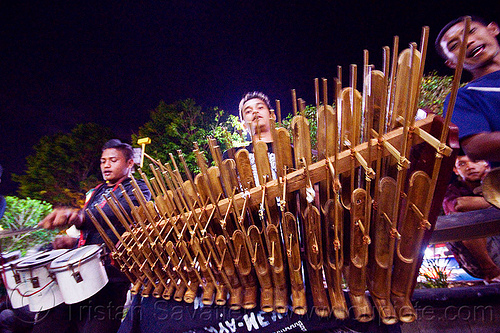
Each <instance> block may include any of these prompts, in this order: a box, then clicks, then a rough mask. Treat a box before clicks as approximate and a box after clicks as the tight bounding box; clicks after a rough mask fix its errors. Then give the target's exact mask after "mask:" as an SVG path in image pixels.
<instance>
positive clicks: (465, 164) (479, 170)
mask: <svg viewBox="0 0 500 333" xmlns="http://www.w3.org/2000/svg"><path fill="white" fill-rule="evenodd" d="M453 170H454V171H455V173H456V174H457V175H458V176H460V177H462V179H463V180H466V181H472V182H474V181H479V180H482V179H483V178H484V176H486V174H487V173H488V171H490V166H489V165H488V162H486V161H482V160H481V161H471V159H470V158H469V157H468V156H458V157H457V160H456V161H455V168H453Z"/></svg>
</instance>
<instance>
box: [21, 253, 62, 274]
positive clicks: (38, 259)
mask: <svg viewBox="0 0 500 333" xmlns="http://www.w3.org/2000/svg"><path fill="white" fill-rule="evenodd" d="M66 252H68V250H67V249H60V250H53V251H49V252H42V253H39V254H35V255H33V256H30V257H29V258H25V259H24V260H22V261H21V262H20V263H19V264H17V266H16V267H17V269H19V270H26V269H29V268H32V267H37V266H43V265H45V264H47V263H49V262H51V261H52V260H54V259H55V258H57V257H59V256H61V255H63V254H64V253H66Z"/></svg>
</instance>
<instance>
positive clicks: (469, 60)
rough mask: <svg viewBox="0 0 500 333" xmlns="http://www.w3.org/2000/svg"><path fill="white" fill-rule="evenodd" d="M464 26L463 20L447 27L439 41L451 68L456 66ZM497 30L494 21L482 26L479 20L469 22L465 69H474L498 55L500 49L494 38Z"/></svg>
mask: <svg viewBox="0 0 500 333" xmlns="http://www.w3.org/2000/svg"><path fill="white" fill-rule="evenodd" d="M464 26H465V23H464V22H460V23H457V24H455V25H454V26H452V27H451V28H450V29H448V31H447V32H446V33H445V34H444V35H443V38H442V39H441V42H440V44H441V47H442V48H443V51H444V53H445V55H446V57H447V60H446V64H447V65H448V66H450V67H452V68H454V67H455V66H456V63H457V60H458V53H459V50H460V45H461V43H462V37H463V31H464ZM498 32H499V31H498V26H497V25H496V23H490V24H489V25H488V26H484V25H483V24H481V23H479V22H475V21H472V22H471V25H470V32H469V37H468V40H467V49H466V51H465V61H464V68H465V69H467V70H474V69H475V68H478V67H482V66H485V65H487V64H488V63H489V62H491V61H492V60H493V58H494V57H495V56H497V55H498V53H499V51H500V47H499V45H498V41H497V39H496V36H497V35H498Z"/></svg>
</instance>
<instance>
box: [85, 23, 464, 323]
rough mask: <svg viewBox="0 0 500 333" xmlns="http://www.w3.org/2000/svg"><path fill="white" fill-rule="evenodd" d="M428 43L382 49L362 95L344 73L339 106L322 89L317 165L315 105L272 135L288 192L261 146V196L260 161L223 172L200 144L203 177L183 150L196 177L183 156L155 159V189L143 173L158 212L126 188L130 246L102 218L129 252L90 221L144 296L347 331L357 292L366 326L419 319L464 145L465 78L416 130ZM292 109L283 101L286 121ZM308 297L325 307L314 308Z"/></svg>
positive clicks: (213, 145)
mask: <svg viewBox="0 0 500 333" xmlns="http://www.w3.org/2000/svg"><path fill="white" fill-rule="evenodd" d="M465 31H466V32H467V31H468V29H465ZM465 37H466V36H465ZM427 39H428V28H427V27H424V28H423V30H422V39H421V44H420V49H418V47H417V44H416V43H411V44H410V46H409V48H408V49H406V50H403V51H402V52H400V53H398V44H399V39H398V38H397V37H395V38H394V47H393V49H392V55H391V51H390V48H389V47H384V48H383V59H384V61H383V66H382V69H381V70H377V69H375V68H374V66H373V65H370V62H369V58H368V51H365V53H364V64H363V71H362V78H363V79H362V90H361V91H360V90H358V89H357V87H358V83H357V77H358V73H357V66H356V65H352V66H351V68H350V78H349V82H350V84H349V86H348V87H342V69H341V68H340V67H339V68H338V74H337V78H336V79H335V80H334V82H335V84H334V89H333V91H334V94H333V95H334V98H333V101H334V103H333V104H334V106H332V105H330V104H329V99H328V82H327V80H326V79H322V80H321V86H322V89H320V81H319V80H315V93H316V107H317V124H318V127H317V155H316V156H313V154H312V149H311V141H310V128H309V124H308V121H307V119H306V118H305V117H304V116H303V115H301V111H303V109H304V106H305V102H304V101H303V100H301V99H299V100H298V101H297V99H296V98H295V91H292V93H293V101H292V102H293V105H292V106H293V114H294V117H293V120H292V121H291V131H292V135H289V133H288V131H287V130H286V129H285V128H274V124H272V126H271V127H272V128H271V131H272V135H273V143H272V145H273V150H274V153H275V159H276V170H275V172H276V175H277V177H276V178H275V179H273V176H272V171H273V170H272V168H271V167H270V163H269V159H268V152H267V145H266V144H265V143H263V142H261V141H255V142H254V156H255V164H256V167H257V174H258V184H260V185H258V186H256V185H255V184H256V181H255V179H254V175H253V173H252V168H251V163H250V160H249V152H248V151H247V150H246V149H240V150H238V151H237V153H236V154H235V155H234V158H230V159H225V160H223V159H222V154H221V150H220V148H219V146H218V145H217V142H216V141H215V140H210V142H209V144H210V153H211V156H212V158H213V161H214V165H212V166H208V165H207V161H206V159H205V156H204V155H203V152H202V151H201V150H200V148H199V147H198V146H197V145H196V144H195V149H194V153H195V156H196V159H197V164H198V167H199V170H200V172H199V173H198V174H197V175H196V176H193V175H192V174H191V173H190V172H189V170H188V168H187V166H186V162H185V160H184V157H183V154H182V152H180V151H179V152H178V157H179V161H180V162H181V165H182V166H183V169H184V176H183V175H182V174H181V171H180V169H179V167H178V165H177V162H176V161H175V159H174V157H173V155H172V154H170V157H171V161H170V162H168V163H161V162H160V161H156V160H154V159H153V158H151V157H150V156H148V157H149V158H150V159H151V160H152V161H153V162H154V163H152V164H150V168H151V171H152V174H153V175H154V176H153V177H152V178H148V177H147V176H146V175H145V174H144V173H143V172H142V171H141V170H139V172H140V173H141V176H142V178H143V180H144V181H145V182H146V184H147V185H148V187H149V189H150V190H151V193H152V200H151V201H146V200H145V198H144V196H143V195H142V192H141V191H140V189H139V187H138V186H137V183H136V182H135V181H134V180H133V181H132V184H133V185H134V191H133V192H134V195H135V197H136V198H137V200H138V202H139V206H135V205H134V204H133V203H132V200H131V199H130V198H129V197H128V195H127V193H126V192H125V191H124V190H123V188H122V193H123V195H124V197H125V198H126V199H127V202H128V204H129V205H130V208H131V213H130V214H127V213H126V210H125V208H124V207H123V206H121V204H120V203H119V202H118V200H116V198H115V197H114V195H113V194H112V193H111V195H110V196H109V197H107V198H106V200H107V203H108V204H109V206H110V207H111V209H112V210H113V212H114V214H115V215H116V216H117V218H118V220H119V221H120V223H121V224H123V226H124V227H125V229H126V231H125V232H124V233H122V234H120V233H118V232H117V230H116V229H115V227H114V226H113V224H112V223H111V222H110V221H109V219H108V218H107V217H106V215H105V214H104V213H103V212H101V211H100V214H101V215H102V218H103V219H104V221H105V223H106V225H107V227H108V228H109V229H111V231H112V232H113V233H114V235H115V236H116V237H117V238H118V240H119V241H118V242H117V243H113V242H112V241H111V240H110V238H109V237H108V235H107V234H106V233H105V232H104V230H103V227H102V226H101V225H100V224H99V223H98V222H97V220H96V218H95V216H94V215H93V214H92V213H91V211H90V210H87V214H89V216H90V217H91V219H92V221H93V222H94V224H95V226H96V228H97V229H98V230H99V232H100V233H101V235H102V237H103V239H104V241H105V243H106V245H107V246H108V247H109V249H110V250H111V251H112V256H113V258H114V259H115V260H116V262H117V263H118V265H119V267H120V268H121V270H122V271H123V272H125V273H127V274H128V276H129V278H130V280H131V282H132V283H133V284H134V287H133V289H132V291H133V292H134V293H138V292H141V293H142V295H143V296H144V297H148V296H149V295H153V297H163V298H165V299H171V298H173V299H175V300H178V301H181V300H184V301H185V302H188V303H189V302H193V301H194V299H195V297H196V294H197V291H198V289H199V288H200V287H201V289H202V290H203V293H202V301H203V303H204V304H212V303H214V302H215V303H216V304H218V305H225V304H226V305H227V306H229V307H230V308H231V309H240V308H244V309H252V308H255V307H257V306H258V307H260V309H261V310H263V311H276V312H278V313H284V312H286V311H287V310H288V309H289V308H291V310H292V311H294V312H295V313H297V314H306V313H307V312H308V311H309V310H311V311H314V312H315V313H316V314H317V315H318V316H321V317H327V316H329V315H330V314H332V313H333V314H334V315H335V317H337V318H339V319H345V318H347V317H348V316H349V309H348V306H347V301H346V298H345V293H344V289H347V290H348V291H349V292H348V297H349V299H350V304H352V307H353V309H354V316H355V318H356V319H357V320H358V321H361V322H366V321H369V320H371V319H372V318H373V316H374V315H373V311H372V305H371V302H370V300H369V298H368V294H369V295H370V296H371V299H372V300H373V303H374V304H375V307H376V309H377V311H378V312H379V314H380V318H381V319H382V321H383V322H384V323H387V324H392V323H395V322H396V321H398V320H400V321H403V322H411V321H413V320H415V318H416V312H415V309H414V308H413V306H412V303H411V301H410V297H411V295H412V293H413V288H414V285H415V282H416V275H417V273H418V268H419V266H420V264H421V261H422V255H423V251H421V249H422V248H423V247H425V246H426V244H427V242H428V238H429V236H430V232H431V230H432V229H433V227H434V224H435V221H436V218H437V215H438V214H439V208H440V205H441V201H442V198H443V196H444V191H445V187H446V184H447V182H448V180H449V176H450V174H451V170H452V166H453V163H454V156H453V152H454V150H453V149H452V148H456V147H457V145H458V142H457V138H456V136H457V131H456V127H453V125H451V124H450V119H451V118H450V117H451V113H452V108H453V103H454V100H453V96H455V95H456V90H457V88H458V83H459V78H460V74H461V66H460V65H459V66H457V71H456V74H455V78H456V80H455V82H454V86H453V90H452V100H451V108H450V109H449V110H448V112H447V116H446V119H444V120H443V118H441V117H439V116H435V115H429V116H428V117H427V118H425V119H423V120H418V121H415V115H416V112H417V109H418V106H417V102H418V97H419V94H420V85H421V81H422V76H423V69H424V63H425V57H426V48H427ZM463 44H465V43H463ZM464 50H465V49H464V48H463V49H462V50H461V52H462V53H461V61H462V62H463V55H464ZM391 58H392V61H391ZM457 77H458V79H457ZM320 90H322V95H323V96H322V99H320V95H321V94H320ZM297 106H298V107H297ZM280 108H281V104H280V103H279V101H278V102H277V113H278V115H281V109H280ZM291 138H293V149H292V145H291ZM344 280H345V282H346V283H347V286H344V285H343V281H344ZM367 290H368V291H369V293H367ZM306 293H311V294H312V296H313V297H312V298H313V302H312V304H311V303H308V301H307V298H306ZM258 294H259V295H258ZM290 299H291V302H290ZM258 300H260V304H257V301H258Z"/></svg>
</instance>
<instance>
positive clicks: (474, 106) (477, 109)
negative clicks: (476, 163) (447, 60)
mask: <svg viewBox="0 0 500 333" xmlns="http://www.w3.org/2000/svg"><path fill="white" fill-rule="evenodd" d="M449 99H450V95H448V96H447V97H446V101H445V103H444V110H446V108H447V107H448V102H449ZM451 122H452V123H454V124H455V125H457V126H458V136H459V138H460V140H462V139H464V138H466V137H468V136H471V135H474V134H479V133H481V132H495V131H500V71H496V72H493V73H490V74H487V75H485V76H482V77H480V78H478V79H477V80H474V81H472V82H470V83H469V84H467V85H466V86H465V87H462V88H460V89H459V90H458V94H457V100H456V103H455V109H454V111H453V116H452V118H451Z"/></svg>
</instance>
